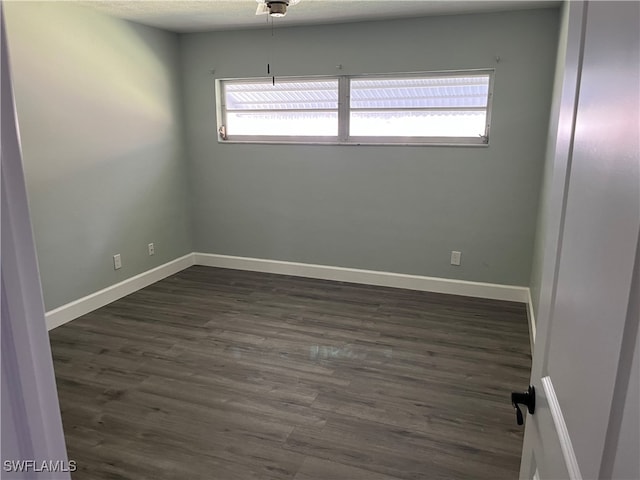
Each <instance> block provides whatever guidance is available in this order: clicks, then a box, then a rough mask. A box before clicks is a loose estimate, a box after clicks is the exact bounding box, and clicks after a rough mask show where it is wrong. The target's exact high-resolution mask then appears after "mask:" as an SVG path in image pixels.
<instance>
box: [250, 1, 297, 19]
mask: <svg viewBox="0 0 640 480" xmlns="http://www.w3.org/2000/svg"><path fill="white" fill-rule="evenodd" d="M256 1H257V2H258V9H257V10H256V15H263V14H265V13H268V14H269V15H271V16H272V17H284V16H285V15H286V14H287V7H290V6H291V5H295V4H296V3H298V2H300V0H256Z"/></svg>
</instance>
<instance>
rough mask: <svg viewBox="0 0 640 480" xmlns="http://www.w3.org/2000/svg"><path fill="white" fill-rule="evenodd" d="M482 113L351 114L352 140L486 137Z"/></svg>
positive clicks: (430, 111) (484, 115) (400, 112)
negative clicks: (371, 138)
mask: <svg viewBox="0 0 640 480" xmlns="http://www.w3.org/2000/svg"><path fill="white" fill-rule="evenodd" d="M486 116H487V115H486V112H484V111H471V112H464V111H441V110H438V111H434V110H426V111H381V112H358V111H355V112H354V111H352V112H351V118H350V124H349V130H350V132H349V134H350V135H352V136H355V137H365V136H372V137H478V136H479V135H484V134H485V125H486Z"/></svg>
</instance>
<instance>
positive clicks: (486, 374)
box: [50, 266, 530, 480]
mask: <svg viewBox="0 0 640 480" xmlns="http://www.w3.org/2000/svg"><path fill="white" fill-rule="evenodd" d="M50 337H51V344H52V349H53V356H54V366H55V371H56V379H57V384H58V394H59V397H60V405H61V410H62V418H63V423H64V428H65V437H66V441H67V448H68V453H69V458H70V459H73V460H75V461H76V462H77V464H78V471H77V472H75V473H74V474H73V478H74V479H75V480H85V479H86V480H102V479H105V480H106V479H110V480H114V479H145V480H146V479H152V480H163V479H190V480H193V479H220V480H235V479H237V480H249V479H265V480H269V479H293V480H311V479H314V480H333V479H336V480H338V479H344V480H347V479H349V480H358V479H367V480H393V479H465V480H468V479H491V480H495V479H515V478H517V476H518V468H519V462H520V452H521V448H522V432H523V430H522V428H521V427H518V426H517V425H516V422H515V415H514V412H513V409H512V407H511V405H510V403H509V393H510V392H511V391H512V390H522V389H524V388H525V387H526V385H527V383H528V381H529V372H530V352H529V340H528V328H527V319H526V310H525V306H524V305H523V304H518V303H511V302H500V301H494V300H485V299H475V298H467V297H459V296H452V295H440V294H433V293H427V292H416V291H409V290H401V289H392V288H385V287H374V286H365V285H355V284H348V283H340V282H331V281H325V280H315V279H305V278H296V277H288V276H279V275H270V274H264V273H255V272H242V271H234V270H225V269H219V268H209V267H197V266H196V267H191V268H189V269H187V270H184V271H182V272H180V273H178V274H177V275H174V276H172V277H170V278H167V279H165V280H162V281H160V282H158V283H156V284H154V285H151V286H149V287H147V288H145V289H143V290H140V291H138V292H136V293H134V294H132V295H129V296H128V297H125V298H123V299H121V300H118V301H116V302H114V303H112V304H110V305H108V306H106V307H103V308H101V309H99V310H96V311H95V312H92V313H90V314H88V315H85V316H83V317H81V318H79V319H77V320H74V321H73V322H71V323H68V324H66V325H63V326H61V327H58V328H56V329H55V330H53V331H51V332H50Z"/></svg>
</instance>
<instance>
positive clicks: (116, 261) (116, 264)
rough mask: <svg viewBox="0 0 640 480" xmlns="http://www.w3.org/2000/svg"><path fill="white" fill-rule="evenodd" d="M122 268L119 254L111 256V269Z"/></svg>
mask: <svg viewBox="0 0 640 480" xmlns="http://www.w3.org/2000/svg"><path fill="white" fill-rule="evenodd" d="M119 268H122V259H121V258H120V254H119V253H118V254H116V255H114V256H113V269H114V270H118V269H119Z"/></svg>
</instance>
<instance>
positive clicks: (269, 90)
mask: <svg viewBox="0 0 640 480" xmlns="http://www.w3.org/2000/svg"><path fill="white" fill-rule="evenodd" d="M225 103H226V108H227V110H228V111H232V110H337V109H338V81H337V80H322V81H308V82H305V81H278V80H277V79H276V84H275V85H273V83H272V81H271V80H269V81H264V82H259V83H256V82H244V83H233V82H227V83H225Z"/></svg>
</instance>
